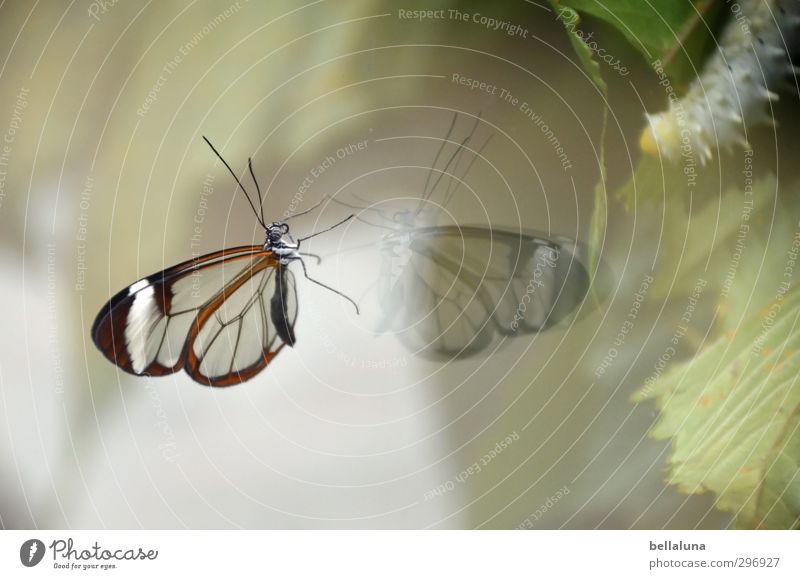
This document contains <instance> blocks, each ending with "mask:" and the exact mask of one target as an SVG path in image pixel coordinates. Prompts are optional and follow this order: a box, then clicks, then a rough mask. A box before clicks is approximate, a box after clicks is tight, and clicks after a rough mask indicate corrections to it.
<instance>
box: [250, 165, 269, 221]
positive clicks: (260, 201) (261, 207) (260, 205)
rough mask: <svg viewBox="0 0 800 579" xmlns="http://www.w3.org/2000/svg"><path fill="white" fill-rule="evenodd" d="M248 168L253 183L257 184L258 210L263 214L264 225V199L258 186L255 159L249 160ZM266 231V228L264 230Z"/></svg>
mask: <svg viewBox="0 0 800 579" xmlns="http://www.w3.org/2000/svg"><path fill="white" fill-rule="evenodd" d="M247 168H248V169H249V170H250V176H251V177H252V178H253V183H255V184H256V192H257V193H258V209H259V211H260V213H261V225H264V198H263V197H262V196H261V187H259V186H258V179H256V173H255V171H253V159H251V158H250V157H248V158H247ZM264 229H266V227H265V228H264Z"/></svg>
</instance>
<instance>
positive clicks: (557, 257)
mask: <svg viewBox="0 0 800 579" xmlns="http://www.w3.org/2000/svg"><path fill="white" fill-rule="evenodd" d="M383 251H384V261H383V266H382V275H381V278H380V282H379V288H378V291H379V294H380V296H381V303H382V305H383V310H384V318H383V321H382V326H383V327H385V328H387V329H391V330H392V331H394V332H395V333H396V334H397V336H398V337H399V339H400V340H401V341H402V342H403V343H404V344H405V345H406V346H407V347H409V348H410V349H412V350H413V351H415V352H418V353H421V354H426V355H430V356H434V357H442V356H444V357H466V356H470V355H474V354H476V353H477V352H479V351H481V350H484V349H485V348H486V347H488V346H489V345H490V344H491V343H492V342H493V341H494V340H495V339H497V337H498V336H504V335H505V336H514V335H518V334H529V333H534V332H538V331H540V330H542V329H545V328H546V327H549V326H552V325H553V324H555V323H558V322H559V321H561V320H563V319H564V318H565V317H566V316H567V315H569V314H570V313H571V312H572V311H574V309H575V307H576V305H577V304H578V303H580V301H581V299H583V297H584V296H585V294H586V290H587V287H588V273H587V272H586V269H585V268H584V267H583V265H581V264H580V263H579V262H578V261H577V260H576V259H575V256H574V254H573V252H572V250H571V248H569V247H568V246H567V245H562V244H559V243H557V242H555V241H550V240H547V239H545V238H542V237H537V236H532V235H525V234H519V233H513V232H508V231H502V230H495V229H490V228H483V227H455V226H453V227H428V228H423V229H418V230H413V231H408V232H402V233H398V234H390V235H388V236H387V237H386V239H385V240H384V248H383Z"/></svg>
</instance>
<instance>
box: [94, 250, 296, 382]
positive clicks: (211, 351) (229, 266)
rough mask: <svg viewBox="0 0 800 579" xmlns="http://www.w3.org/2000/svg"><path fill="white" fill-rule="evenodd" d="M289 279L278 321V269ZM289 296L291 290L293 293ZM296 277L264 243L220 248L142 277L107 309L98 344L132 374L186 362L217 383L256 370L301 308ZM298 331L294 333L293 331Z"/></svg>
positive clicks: (192, 371)
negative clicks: (275, 301) (296, 298)
mask: <svg viewBox="0 0 800 579" xmlns="http://www.w3.org/2000/svg"><path fill="white" fill-rule="evenodd" d="M279 276H280V277H281V279H284V280H288V281H285V283H284V284H283V286H285V287H286V289H287V290H288V291H285V292H283V293H284V294H286V297H285V298H281V300H280V301H281V303H282V304H284V306H283V307H284V311H283V312H282V315H281V316H280V319H279V323H281V324H282V325H283V330H282V331H283V334H281V332H278V331H277V330H276V329H275V325H274V323H273V322H272V305H271V302H272V300H273V299H274V298H275V296H276V288H277V287H278V285H277V284H276V282H275V280H276V279H277V277H279ZM288 296H291V299H289V297H288ZM292 300H294V280H293V277H291V273H289V272H288V270H286V269H285V268H284V267H283V266H281V265H280V263H279V262H278V261H277V260H276V259H274V258H273V257H272V256H271V255H270V254H269V253H267V252H265V251H264V250H263V248H262V246H260V245H256V246H243V247H237V248H234V249H230V250H224V251H219V252H216V253H212V254H208V255H206V256H203V257H200V258H196V259H193V260H190V261H187V262H184V263H182V264H179V265H176V266H174V267H171V268H169V269H167V270H164V271H163V272H160V273H157V274H154V275H151V276H149V277H147V278H144V279H142V280H139V281H138V282H136V283H134V284H133V285H131V286H130V287H129V288H126V289H125V290H123V291H121V292H120V293H118V294H117V295H116V296H115V297H114V298H112V299H111V300H110V301H109V302H108V303H107V304H106V305H105V306H104V307H103V309H102V310H101V311H100V314H99V315H98V316H97V319H96V320H95V323H94V326H93V328H92V337H93V339H94V342H95V344H96V345H97V347H98V348H99V349H100V350H101V351H102V352H103V354H105V356H106V357H107V358H108V359H109V360H111V361H112V362H113V363H115V364H116V365H117V366H119V367H120V368H122V369H123V370H125V371H126V372H130V373H132V374H137V375H141V374H147V375H151V376H160V375H164V374H169V373H172V372H176V371H178V370H180V369H181V368H185V369H186V371H187V373H189V375H190V376H191V377H192V378H193V379H194V380H196V381H198V382H201V383H203V384H209V385H219V386H222V385H229V384H238V383H239V382H242V381H244V380H247V379H248V378H250V377H252V376H253V375H255V374H256V373H257V372H258V371H260V370H261V369H263V367H264V366H266V364H267V363H268V362H269V361H270V360H271V359H272V357H274V355H275V354H277V352H278V351H279V350H280V348H281V347H282V346H283V345H284V343H286V340H282V339H281V335H284V336H287V331H286V327H289V328H290V329H291V330H292V331H293V327H294V320H295V319H296V316H297V307H296V301H292ZM291 337H292V339H293V334H292V335H291Z"/></svg>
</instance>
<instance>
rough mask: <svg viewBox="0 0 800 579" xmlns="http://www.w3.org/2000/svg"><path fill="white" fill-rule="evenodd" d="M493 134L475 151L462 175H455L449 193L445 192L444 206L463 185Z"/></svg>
mask: <svg viewBox="0 0 800 579" xmlns="http://www.w3.org/2000/svg"><path fill="white" fill-rule="evenodd" d="M493 136H494V135H489V136H488V137H486V140H485V141H484V142H483V144H482V145H481V146H480V148H479V149H478V150H477V151H475V154H474V155H473V156H472V159H470V161H469V165H467V166H466V168H465V169H464V172H463V173H462V174H461V176H460V177H455V178H454V179H453V181H452V183H451V184H450V186H449V187H448V189H447V193H446V194H445V199H444V201H443V202H442V206H444V207H447V204H448V203H450V199H452V198H453V195H454V194H455V192H456V191H458V188H459V187H460V186H461V184H462V183H463V181H464V179H466V177H467V175H468V174H469V170H470V169H472V165H473V164H474V163H475V161H476V160H477V158H478V157H480V156H481V153H483V150H484V149H485V148H486V145H488V144H489V141H491V140H492V137H493ZM459 162H460V161H459Z"/></svg>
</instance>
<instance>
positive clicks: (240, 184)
mask: <svg viewBox="0 0 800 579" xmlns="http://www.w3.org/2000/svg"><path fill="white" fill-rule="evenodd" d="M203 140H204V141H205V142H206V143H207V144H208V146H209V147H211V150H212V151H214V154H215V155H216V156H217V157H218V158H219V160H220V161H222V164H223V165H225V167H227V169H228V171H229V172H230V174H231V175H233V178H234V179H235V180H236V183H237V184H238V185H239V187H241V188H242V193H244V196H245V197H247V202H248V203H250V208H251V209H252V210H253V213H254V214H255V216H256V219H258V222H259V223H260V224H261V227H263V228H264V229H266V228H267V226H266V225H265V224H264V219H263V218H262V217H261V216H260V215H259V213H258V211H256V206H255V205H254V204H253V200H252V199H250V195H249V194H248V193H247V189H245V188H244V185H242V182H241V181H240V180H239V177H237V176H236V173H234V172H233V169H231V166H230V165H228V162H227V161H226V160H225V159H224V158H223V157H222V155H220V154H219V151H217V149H215V148H214V145H212V144H211V141H209V140H208V139H207V138H206V137H205V136H203Z"/></svg>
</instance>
